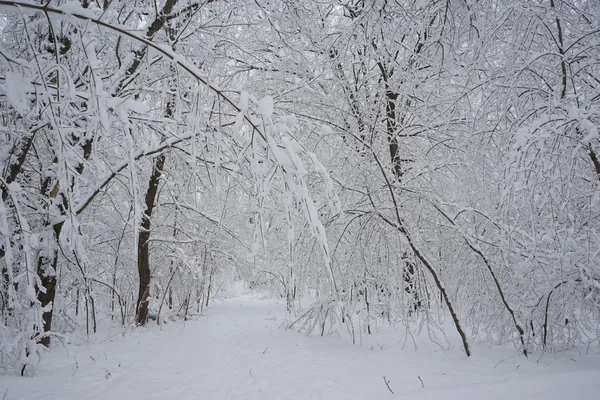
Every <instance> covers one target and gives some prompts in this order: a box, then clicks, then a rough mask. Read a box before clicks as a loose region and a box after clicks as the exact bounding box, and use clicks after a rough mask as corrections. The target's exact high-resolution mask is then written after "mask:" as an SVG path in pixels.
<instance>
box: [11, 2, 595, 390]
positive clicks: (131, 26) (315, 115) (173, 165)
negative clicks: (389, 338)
mask: <svg viewBox="0 0 600 400" xmlns="http://www.w3.org/2000/svg"><path fill="white" fill-rule="evenodd" d="M599 126H600V2H598V1H597V0H252V1H250V0H152V1H150V0H18V1H10V0H0V190H1V198H0V270H1V271H0V371H3V372H4V373H8V374H12V375H18V376H33V375H36V373H37V372H38V370H39V368H40V367H42V366H43V365H44V361H43V359H42V358H43V357H42V356H43V355H44V354H45V353H47V351H48V348H50V349H52V348H54V347H57V346H59V347H60V346H61V345H62V344H61V343H64V342H65V338H66V337H68V335H71V334H73V333H78V334H81V335H93V334H95V333H96V332H97V331H101V330H102V329H104V328H106V327H115V326H116V327H123V328H126V327H127V328H130V327H136V326H137V327H142V326H148V325H152V324H154V325H164V324H172V323H174V322H175V323H177V321H188V320H193V319H194V318H197V317H198V316H201V315H202V314H203V313H204V312H205V311H206V309H207V308H210V307H211V305H212V304H213V301H217V300H219V299H224V298H227V297H228V296H229V293H230V291H231V288H233V287H235V285H238V284H240V283H243V284H244V285H246V287H247V288H248V289H249V290H256V291H260V292H262V293H268V294H269V295H270V296H272V297H273V298H276V299H279V300H280V301H281V302H282V303H283V304H284V306H285V308H286V315H287V319H286V326H285V328H286V329H289V330H295V331H297V332H301V333H303V334H307V335H311V336H323V337H327V336H331V335H338V336H339V335H342V334H343V335H344V337H345V338H347V340H348V341H351V342H352V343H356V344H357V345H360V342H361V340H362V339H361V338H362V337H366V336H368V335H371V334H375V333H376V332H377V331H378V329H379V327H380V326H383V325H391V326H394V329H397V330H398V331H399V332H405V333H406V332H407V333H406V334H407V335H408V336H409V337H410V336H412V335H415V336H417V335H425V336H427V335H429V337H430V338H431V340H432V341H442V342H443V341H444V340H445V339H443V338H444V336H445V335H450V336H454V337H456V338H458V342H457V346H456V347H455V348H454V351H455V352H459V351H460V352H461V354H462V355H463V356H465V357H469V356H470V355H471V354H474V353H476V351H475V350H474V348H475V347H474V346H477V345H478V344H482V343H483V344H487V345H489V346H504V345H510V346H512V348H513V349H515V351H517V352H518V353H519V354H520V357H523V358H527V357H532V355H535V357H538V356H540V355H541V354H544V353H559V352H563V351H569V350H576V349H590V348H597V347H598V344H599V343H600V342H599V340H600V136H599V133H598V128H599ZM215 313H216V310H215ZM408 340H409V341H410V339H408ZM266 351H267V350H265V352H266ZM251 375H252V372H251ZM419 379H421V378H419ZM385 381H386V377H385V376H384V382H385ZM421 383H422V382H421ZM381 385H383V383H381ZM386 385H388V383H387V382H386ZM384 389H385V388H384ZM388 389H390V391H391V388H390V386H388Z"/></svg>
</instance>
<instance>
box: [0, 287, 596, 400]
mask: <svg viewBox="0 0 600 400" xmlns="http://www.w3.org/2000/svg"><path fill="white" fill-rule="evenodd" d="M284 317H285V311H284V307H283V306H282V305H281V304H278V303H277V302H276V301H274V300H261V299H257V298H254V297H253V296H251V295H244V296H240V297H237V298H235V299H233V300H228V301H225V302H223V303H221V304H218V305H216V306H214V307H213V308H211V309H209V310H208V311H207V312H206V313H205V315H204V316H203V317H201V318H200V319H199V320H198V321H191V322H188V323H186V324H185V325H184V324H182V323H170V324H168V325H165V326H164V327H163V328H162V330H159V329H158V328H157V329H156V331H155V330H150V332H144V331H136V332H133V333H130V334H128V335H125V336H124V337H121V335H118V336H117V337H118V340H114V338H113V340H112V341H110V342H105V343H101V344H100V343H97V344H88V345H81V346H70V347H69V349H68V350H66V349H61V348H59V349H56V350H55V351H53V352H51V353H50V354H48V355H47V356H46V358H45V359H44V361H43V363H42V367H41V370H40V371H39V373H38V376H36V377H34V378H20V377H16V376H0V398H2V396H3V395H4V398H3V399H4V400H34V399H35V400H39V399H48V400H59V399H64V400H85V399H109V400H120V399H124V400H137V399H140V400H142V399H144V400H145V399H162V400H169V399H174V400H185V399H261V400H262V399H394V398H397V399H403V400H405V399H461V400H466V399H528V400H529V399H538V398H539V399H544V400H551V399H561V400H564V399H566V398H577V399H578V398H581V399H592V398H599V396H600V357H599V356H598V355H581V356H580V355H579V354H575V353H572V354H560V355H557V356H554V355H544V356H542V357H541V358H539V359H538V358H532V359H530V360H527V359H525V358H524V357H523V356H521V355H519V353H518V351H516V350H514V349H509V348H497V347H493V348H489V347H482V346H479V347H475V348H474V353H475V355H474V356H473V357H471V358H469V359H467V358H466V357H465V356H464V355H463V354H462V353H461V352H460V348H459V347H458V346H457V347H456V348H454V349H450V350H448V351H445V352H444V351H441V350H440V349H439V348H437V349H436V348H434V347H433V346H428V347H424V348H422V347H419V349H418V350H417V351H415V350H414V349H413V348H408V346H406V348H402V345H401V343H398V341H399V340H398V337H399V335H398V336H395V335H392V334H391V333H389V332H388V334H380V335H379V336H377V335H374V336H373V337H369V338H368V339H369V340H370V343H371V344H370V345H369V344H365V343H366V342H367V338H363V339H364V341H363V345H361V346H359V345H352V344H350V343H348V342H347V341H345V340H342V339H338V338H321V337H307V336H305V335H303V334H300V333H297V332H294V331H286V330H285V329H283V327H282V328H280V326H281V325H282V323H283V321H284ZM534 357H536V356H534ZM537 357H539V355H538V356H537ZM384 376H385V380H387V381H388V384H389V389H388V387H387V386H386V383H385V381H384V378H383V377H384ZM421 381H422V382H423V383H421ZM423 386H424V387H423ZM390 390H391V391H393V392H394V393H391V391H390Z"/></svg>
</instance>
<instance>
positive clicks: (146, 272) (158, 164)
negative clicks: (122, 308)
mask: <svg viewBox="0 0 600 400" xmlns="http://www.w3.org/2000/svg"><path fill="white" fill-rule="evenodd" d="M165 158H166V156H165V154H161V155H160V156H158V157H157V158H156V159H155V160H154V168H153V171H152V175H151V176H150V181H149V183H148V191H147V192H146V198H145V203H146V210H145V211H144V215H143V216H142V223H141V224H140V231H139V233H138V273H139V278H140V284H139V288H138V301H137V305H136V316H135V322H136V323H137V324H138V325H145V324H146V322H147V321H148V295H149V292H150V280H151V271H150V222H151V218H152V212H153V211H154V206H155V205H156V200H157V195H158V185H159V183H160V175H161V174H162V171H163V168H164V165H165Z"/></svg>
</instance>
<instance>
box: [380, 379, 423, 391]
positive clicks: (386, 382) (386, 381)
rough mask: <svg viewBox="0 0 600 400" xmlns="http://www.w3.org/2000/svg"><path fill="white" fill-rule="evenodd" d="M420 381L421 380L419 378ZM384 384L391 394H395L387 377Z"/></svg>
mask: <svg viewBox="0 0 600 400" xmlns="http://www.w3.org/2000/svg"><path fill="white" fill-rule="evenodd" d="M419 379H420V378H419ZM383 382H384V383H385V386H387V388H388V390H389V391H390V393H391V394H394V391H393V390H392V388H391V387H390V381H388V380H387V379H385V375H384V376H383Z"/></svg>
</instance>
